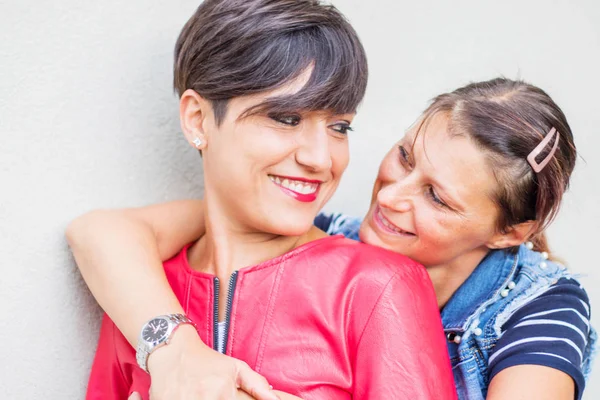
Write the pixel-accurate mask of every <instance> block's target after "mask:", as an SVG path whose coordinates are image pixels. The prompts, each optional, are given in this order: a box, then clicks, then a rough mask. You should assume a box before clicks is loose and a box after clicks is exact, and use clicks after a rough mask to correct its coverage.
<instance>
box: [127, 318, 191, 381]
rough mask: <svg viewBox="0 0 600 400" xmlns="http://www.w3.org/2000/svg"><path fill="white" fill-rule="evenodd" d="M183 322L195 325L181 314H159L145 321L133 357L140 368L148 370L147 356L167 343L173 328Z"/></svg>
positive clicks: (173, 330)
mask: <svg viewBox="0 0 600 400" xmlns="http://www.w3.org/2000/svg"><path fill="white" fill-rule="evenodd" d="M184 324H190V325H193V326H194V327H196V324H194V323H193V322H192V320H190V319H189V318H188V317H187V316H185V315H183V314H168V315H160V316H158V317H155V318H152V319H151V320H150V321H148V322H146V323H145V324H144V326H143V327H142V331H141V332H140V337H139V339H138V345H137V351H136V355H135V358H136V360H137V363H138V365H139V366H140V368H141V369H143V370H144V371H146V372H148V357H149V356H150V354H152V352H153V351H154V350H156V349H158V348H159V347H162V346H165V345H167V344H169V341H170V340H171V337H172V336H173V333H174V332H175V330H176V329H177V328H178V327H179V326H181V325H184Z"/></svg>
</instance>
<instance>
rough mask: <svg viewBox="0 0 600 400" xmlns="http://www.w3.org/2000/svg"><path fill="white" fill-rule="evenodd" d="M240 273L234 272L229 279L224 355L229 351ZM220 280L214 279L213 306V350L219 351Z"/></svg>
mask: <svg viewBox="0 0 600 400" xmlns="http://www.w3.org/2000/svg"><path fill="white" fill-rule="evenodd" d="M237 275H238V271H233V273H232V274H231V277H230V278H229V288H228V289H229V290H228V293H227V306H226V309H225V333H224V337H223V353H225V352H226V351H227V342H228V339H229V325H230V323H231V309H232V307H233V294H234V292H235V286H236V284H237ZM220 286H221V284H220V281H219V278H216V277H215V278H214V287H215V299H214V304H213V315H214V321H213V349H214V350H217V351H219V290H220Z"/></svg>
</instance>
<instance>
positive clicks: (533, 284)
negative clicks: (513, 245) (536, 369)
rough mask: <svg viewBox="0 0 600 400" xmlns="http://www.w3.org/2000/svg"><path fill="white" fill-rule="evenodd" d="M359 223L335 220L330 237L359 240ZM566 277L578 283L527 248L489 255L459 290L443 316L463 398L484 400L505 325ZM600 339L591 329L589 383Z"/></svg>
mask: <svg viewBox="0 0 600 400" xmlns="http://www.w3.org/2000/svg"><path fill="white" fill-rule="evenodd" d="M360 224H361V220H360V219H359V218H351V217H346V216H343V217H341V218H335V220H334V221H332V224H331V225H330V226H329V229H327V232H328V233H330V234H342V235H344V236H346V237H348V238H350V239H354V240H359V238H358V230H359V228H360ZM542 262H544V264H543V266H544V267H542V264H541V263H542ZM561 278H568V279H573V277H572V276H571V275H570V274H569V272H568V271H567V269H566V268H564V267H563V266H561V265H560V264H558V263H555V262H552V261H548V260H544V258H543V257H542V255H541V254H540V253H538V252H535V251H532V250H529V249H527V248H526V247H525V246H523V245H522V246H520V247H519V249H518V251H517V252H515V253H510V252H508V251H504V250H496V251H492V252H490V253H489V254H488V255H487V257H486V258H485V259H484V260H483V261H482V262H481V263H480V264H479V265H478V266H477V268H476V269H475V271H473V273H472V274H471V275H470V276H469V278H468V279H467V280H466V281H465V282H464V283H463V284H462V285H461V286H460V287H459V288H458V290H457V291H456V292H455V293H454V295H453V296H452V298H451V299H450V300H449V301H448V303H447V304H446V306H445V307H444V308H443V309H442V312H441V316H442V324H443V326H444V331H445V332H446V334H447V337H448V338H449V340H448V353H449V355H450V361H451V363H452V370H453V372H454V380H455V383H456V389H457V392H458V397H459V399H461V400H483V399H485V397H486V395H487V389H488V385H489V374H488V359H489V357H490V355H491V352H492V349H493V348H494V346H495V345H496V342H497V341H498V339H499V338H500V336H501V334H502V325H504V323H505V322H506V321H508V319H509V318H510V317H511V316H512V314H513V313H514V312H515V311H516V310H517V309H519V308H520V307H522V306H523V305H525V304H527V303H528V302H529V301H531V300H533V299H535V298H536V297H537V296H539V295H540V294H541V293H543V292H544V291H545V290H547V289H548V288H549V287H550V286H551V285H553V284H554V283H556V282H557V281H558V280H559V279H561ZM510 282H514V285H515V286H514V288H513V289H508V287H509V283H510ZM511 286H512V285H511ZM503 294H504V295H506V296H503ZM477 333H479V335H477ZM457 337H458V338H457ZM596 340H597V334H596V331H595V330H594V329H593V328H592V329H591V332H590V335H589V340H588V345H587V348H586V349H585V352H584V357H583V364H582V372H583V374H584V376H585V378H586V379H587V378H588V376H589V373H590V369H591V363H592V359H593V358H594V355H595V350H596V347H597V346H596ZM456 342H458V343H456Z"/></svg>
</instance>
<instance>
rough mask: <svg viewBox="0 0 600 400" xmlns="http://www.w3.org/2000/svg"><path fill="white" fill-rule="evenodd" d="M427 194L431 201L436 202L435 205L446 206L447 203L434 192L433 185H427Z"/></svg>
mask: <svg viewBox="0 0 600 400" xmlns="http://www.w3.org/2000/svg"><path fill="white" fill-rule="evenodd" d="M427 194H428V195H429V197H430V198H431V200H433V202H434V203H436V204H437V205H439V206H442V207H448V205H447V204H446V203H444V202H443V201H442V199H440V198H439V197H438V195H437V194H436V193H435V190H434V189H433V186H429V189H427Z"/></svg>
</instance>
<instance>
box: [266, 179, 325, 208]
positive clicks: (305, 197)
mask: <svg viewBox="0 0 600 400" xmlns="http://www.w3.org/2000/svg"><path fill="white" fill-rule="evenodd" d="M269 179H270V180H271V182H273V183H274V184H275V185H277V186H278V187H279V189H281V191H282V192H283V193H285V194H287V195H288V196H290V197H292V198H294V199H296V200H298V201H301V202H303V203H310V202H313V201H315V200H316V199H317V194H318V193H319V187H320V186H321V183H322V182H320V181H314V180H308V179H303V178H291V177H286V176H278V175H269Z"/></svg>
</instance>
